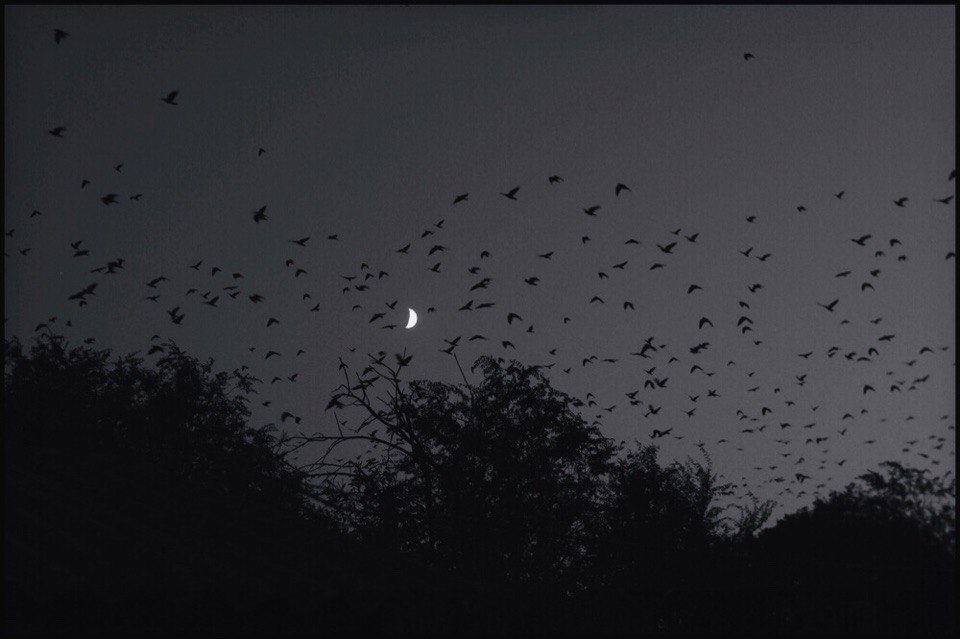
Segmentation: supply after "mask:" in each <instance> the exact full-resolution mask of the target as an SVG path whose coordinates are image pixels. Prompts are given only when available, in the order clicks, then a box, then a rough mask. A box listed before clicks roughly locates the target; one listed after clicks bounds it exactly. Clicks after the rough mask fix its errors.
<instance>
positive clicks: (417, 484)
mask: <svg viewBox="0 0 960 639" xmlns="http://www.w3.org/2000/svg"><path fill="white" fill-rule="evenodd" d="M400 359H401V358H399V357H398V361H399V360H400ZM401 368H402V365H399V364H398V366H397V367H390V366H389V365H387V364H385V363H384V362H383V359H382V358H381V359H380V360H379V361H377V360H375V361H374V362H373V363H372V364H371V366H370V367H368V368H367V369H366V370H365V371H363V372H362V373H360V374H359V375H356V376H355V379H354V380H353V381H351V380H350V379H349V378H348V379H347V381H345V383H344V384H343V385H342V386H340V387H339V388H338V389H337V390H336V391H335V392H334V396H333V401H334V402H339V403H341V404H342V405H344V406H357V407H360V408H361V409H362V410H363V411H365V419H364V420H363V421H362V423H361V424H360V425H359V427H358V428H357V429H356V430H355V431H351V432H349V433H347V432H341V433H340V434H338V435H335V436H331V435H314V436H312V437H306V438H304V441H307V440H309V441H310V442H312V443H318V442H324V443H326V445H327V447H326V450H325V452H324V454H323V455H322V456H321V460H322V461H321V463H322V464H331V465H332V468H331V469H329V470H320V471H318V472H317V473H316V475H317V476H321V477H325V478H328V479H332V478H336V479H343V480H342V481H335V482H327V483H326V484H324V486H325V494H326V495H327V496H328V503H335V504H336V505H337V510H338V512H340V513H342V514H344V516H345V518H346V519H345V524H346V525H348V526H349V528H350V529H351V530H354V531H356V533H357V534H359V535H360V536H362V537H363V538H366V539H370V540H379V541H383V542H385V543H390V544H392V545H393V546H394V547H395V549H396V550H397V551H406V552H411V553H414V554H416V555H418V556H421V557H423V558H425V559H426V560H427V561H429V562H430V563H432V564H435V565H438V566H442V567H444V568H445V569H448V570H450V571H453V572H455V573H457V574H461V575H470V576H471V578H472V579H476V578H477V575H483V580H484V581H485V582H487V583H488V584H495V585H496V586H497V587H499V588H510V587H519V586H523V587H525V588H526V589H531V588H537V589H544V588H550V589H554V588H559V589H560V590H561V591H562V590H563V589H571V588H575V587H576V583H577V581H578V579H579V577H580V573H581V572H582V571H583V570H584V569H585V565H586V561H587V548H588V546H589V545H590V541H589V537H590V535H591V534H592V531H594V530H595V529H596V527H597V526H596V521H595V520H596V518H597V517H598V516H599V514H600V511H601V500H602V490H603V477H604V475H605V474H606V473H607V472H608V471H609V469H610V464H611V460H612V455H613V453H614V451H615V446H614V445H613V443H612V442H611V441H610V440H608V439H606V438H604V437H602V436H601V434H600V432H599V431H598V429H597V428H596V427H595V426H590V425H587V424H586V422H585V421H584V420H583V419H582V418H581V417H580V416H579V415H577V414H575V413H574V412H572V410H571V408H570V405H571V401H570V398H569V397H567V396H566V395H564V394H563V393H561V392H559V391H557V390H555V389H553V388H552V387H551V386H550V384H549V382H548V381H547V380H546V379H545V378H544V377H543V375H542V373H541V372H540V371H539V370H538V369H537V368H535V367H523V366H521V365H519V364H517V363H512V364H509V365H506V366H504V365H502V364H501V363H499V362H498V361H497V360H495V359H493V358H489V357H483V358H480V359H479V360H477V362H476V364H475V365H474V370H477V369H479V371H480V372H481V374H482V380H481V381H480V382H479V383H478V384H476V385H463V386H460V385H451V384H440V383H435V382H427V381H416V382H413V383H411V384H409V386H408V387H407V388H404V387H403V385H402V383H401V382H400V380H399V377H398V375H399V372H400V369H401ZM345 375H346V373H345ZM377 382H379V383H380V384H381V385H384V386H386V387H387V388H388V390H387V391H386V395H385V396H384V397H383V400H382V401H381V402H380V403H379V405H374V403H373V402H374V400H372V399H371V397H372V396H373V394H374V392H375V390H374V385H375V384H376V383H377ZM358 439H359V440H361V441H364V442H369V443H371V444H372V445H373V446H374V447H375V448H378V449H379V451H380V453H379V454H377V455H367V456H366V457H365V458H364V460H363V461H359V460H350V461H344V460H338V461H336V462H333V461H331V457H330V455H331V453H332V452H333V451H334V450H335V449H336V448H337V447H339V446H341V445H343V444H346V443H348V442H351V441H357V440H358ZM345 468H350V472H349V473H347V474H348V475H349V476H348V477H347V478H345V479H344V478H343V473H344V469H345ZM387 540H389V541H387ZM491 587H492V586H491Z"/></svg>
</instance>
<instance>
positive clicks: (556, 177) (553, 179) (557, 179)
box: [547, 175, 563, 184]
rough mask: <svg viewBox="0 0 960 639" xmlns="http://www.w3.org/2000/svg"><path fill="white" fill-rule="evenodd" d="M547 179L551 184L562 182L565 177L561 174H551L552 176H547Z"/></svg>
mask: <svg viewBox="0 0 960 639" xmlns="http://www.w3.org/2000/svg"><path fill="white" fill-rule="evenodd" d="M547 181H548V182H550V184H558V183H560V182H563V178H562V177H560V176H559V175H551V176H550V177H548V178H547Z"/></svg>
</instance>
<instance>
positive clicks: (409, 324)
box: [406, 308, 417, 328]
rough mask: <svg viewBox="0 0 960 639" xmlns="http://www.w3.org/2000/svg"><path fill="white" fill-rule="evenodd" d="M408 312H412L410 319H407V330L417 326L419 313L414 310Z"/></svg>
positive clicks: (409, 309) (410, 309)
mask: <svg viewBox="0 0 960 639" xmlns="http://www.w3.org/2000/svg"><path fill="white" fill-rule="evenodd" d="M407 310H408V311H410V317H409V319H407V326H406V328H413V327H414V326H416V325H417V312H416V311H415V310H413V309H412V308H408V309H407Z"/></svg>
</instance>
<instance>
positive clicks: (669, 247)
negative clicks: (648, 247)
mask: <svg viewBox="0 0 960 639" xmlns="http://www.w3.org/2000/svg"><path fill="white" fill-rule="evenodd" d="M676 245H677V243H676V242H670V243H669V244H667V245H666V246H661V245H660V244H657V248H658V249H660V250H661V251H663V252H664V253H672V252H673V247H674V246H676Z"/></svg>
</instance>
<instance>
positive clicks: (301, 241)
mask: <svg viewBox="0 0 960 639" xmlns="http://www.w3.org/2000/svg"><path fill="white" fill-rule="evenodd" d="M309 239H310V236H309V235H308V236H306V237H301V238H300V239H299V240H288V242H291V243H293V244H297V245H299V246H306V245H307V240H309Z"/></svg>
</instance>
